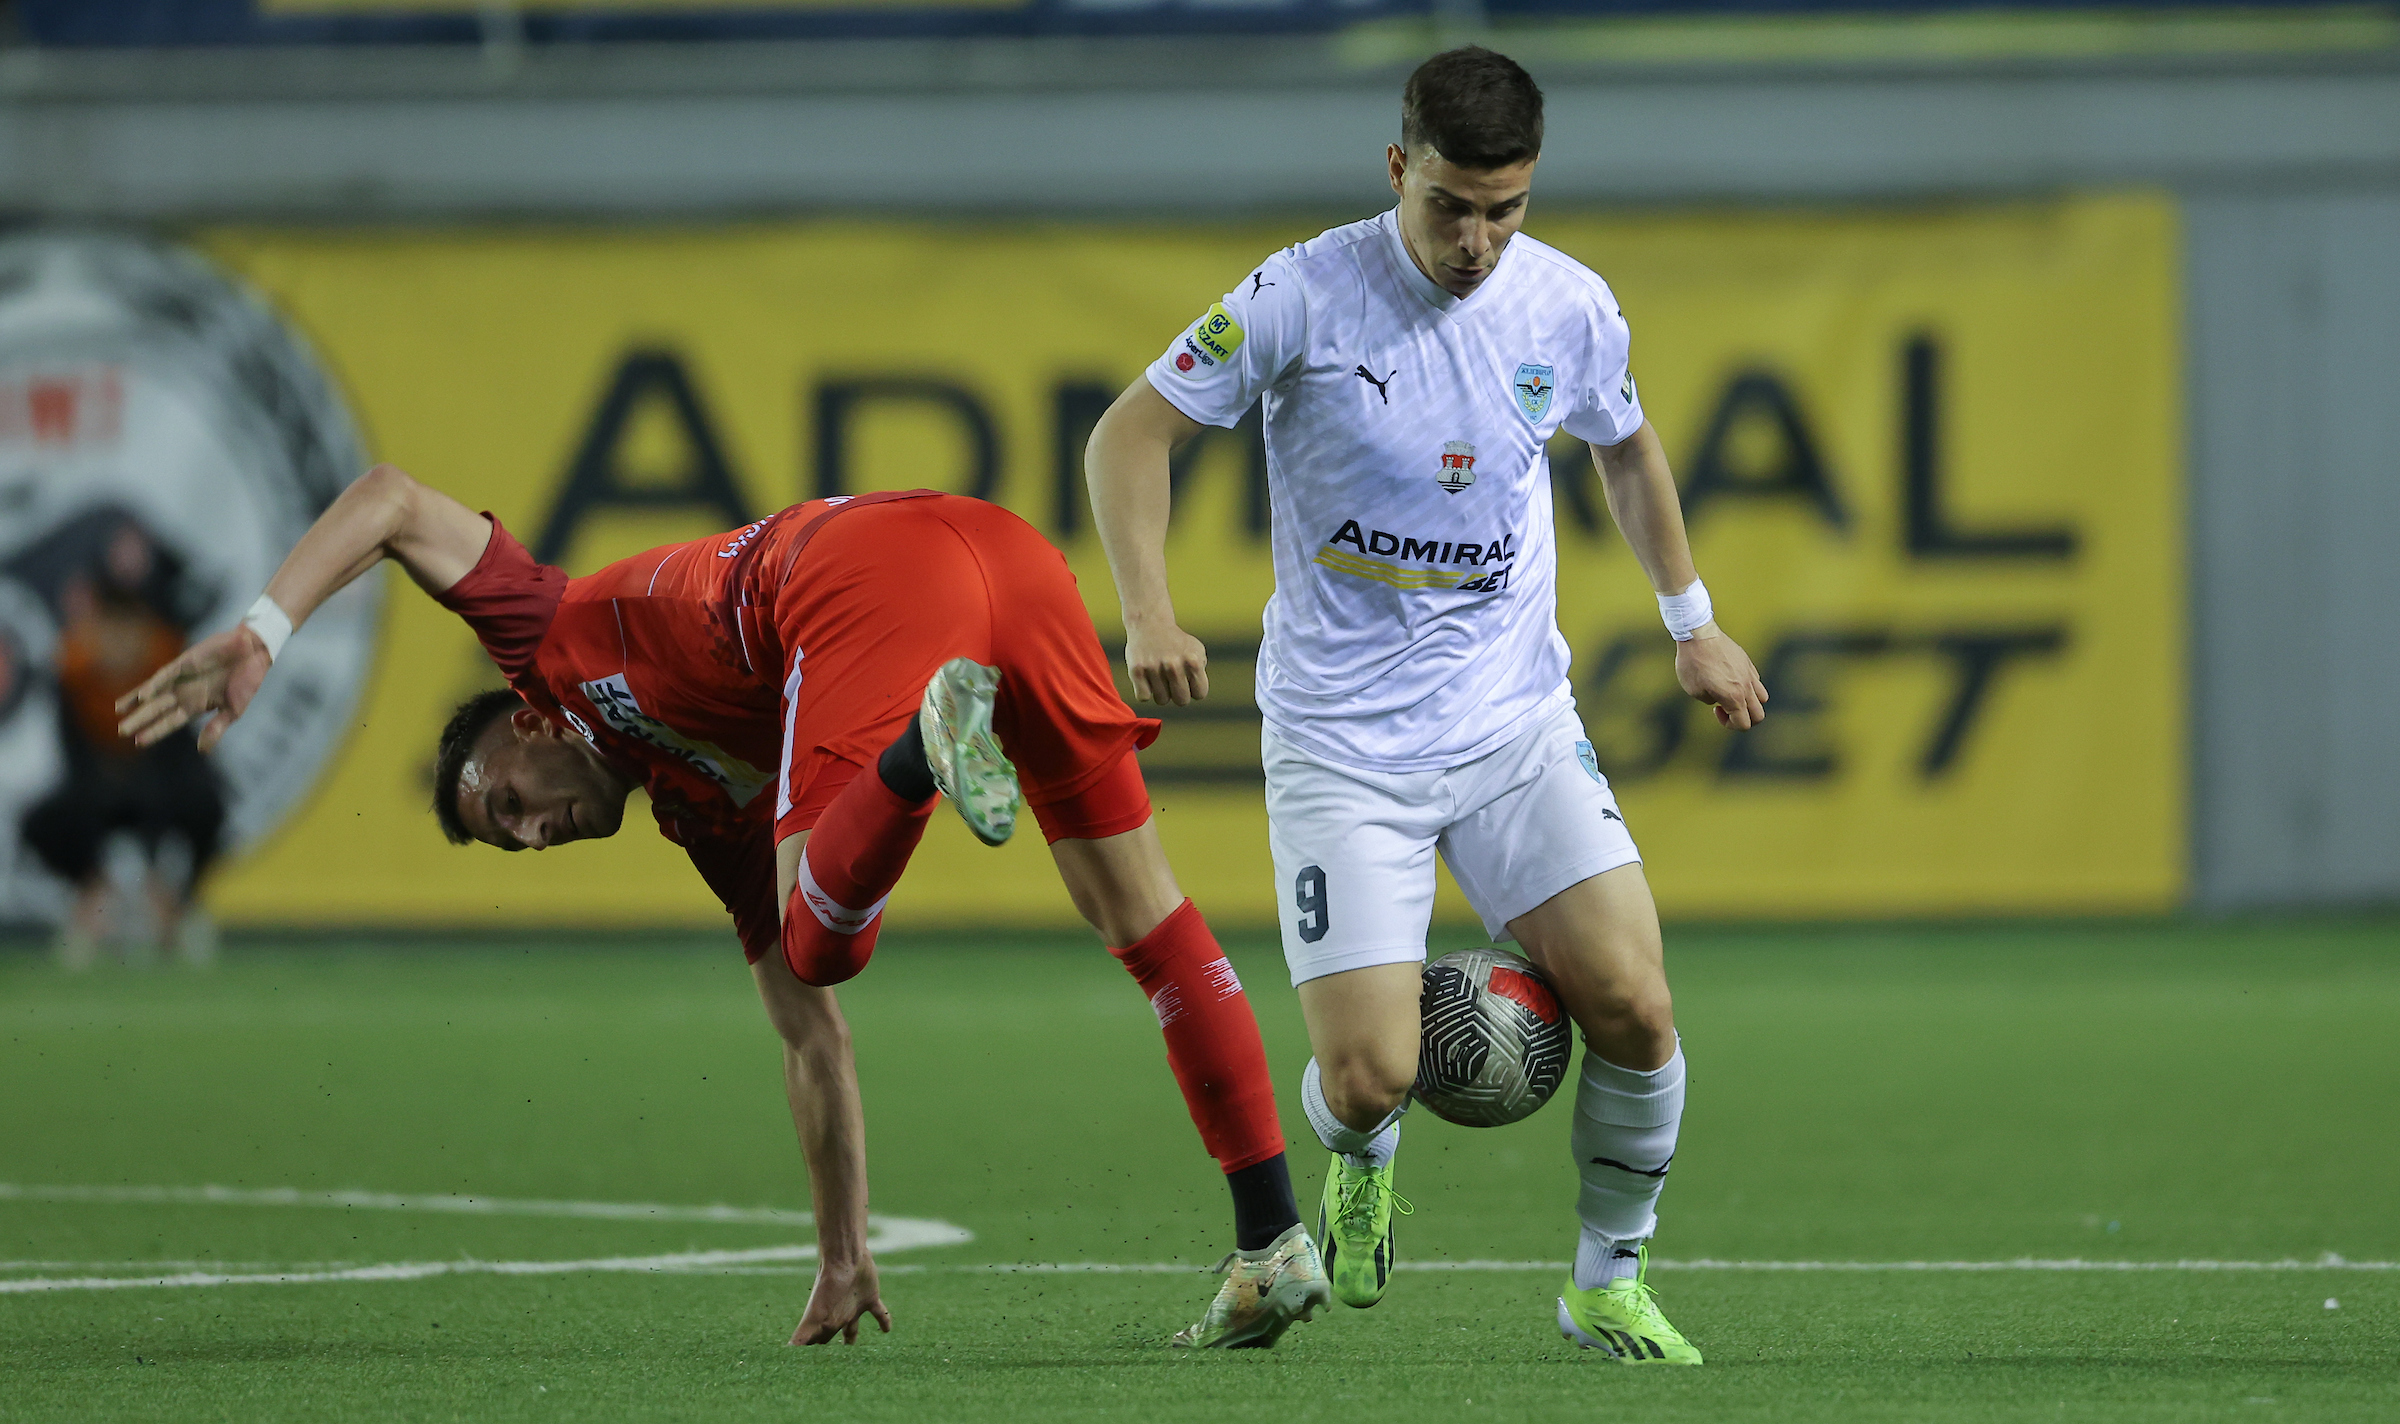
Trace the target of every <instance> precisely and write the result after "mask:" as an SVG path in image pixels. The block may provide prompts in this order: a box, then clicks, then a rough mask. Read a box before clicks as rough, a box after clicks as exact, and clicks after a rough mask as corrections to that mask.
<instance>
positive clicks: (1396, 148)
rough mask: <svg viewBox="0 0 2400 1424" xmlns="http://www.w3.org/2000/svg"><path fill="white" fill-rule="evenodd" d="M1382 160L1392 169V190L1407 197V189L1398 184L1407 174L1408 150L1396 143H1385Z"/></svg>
mask: <svg viewBox="0 0 2400 1424" xmlns="http://www.w3.org/2000/svg"><path fill="white" fill-rule="evenodd" d="M1383 161H1384V162H1385V163H1386V164H1388V165H1389V166H1390V167H1391V170H1392V191H1393V192H1395V193H1398V194H1399V195H1400V196H1402V197H1404V198H1405V197H1407V196H1408V190H1407V189H1405V188H1403V187H1401V186H1400V184H1401V180H1402V179H1404V178H1406V177H1407V176H1408V150H1407V149H1405V148H1402V147H1401V146H1400V145H1398V144H1396V143H1391V144H1385V145H1384V149H1383Z"/></svg>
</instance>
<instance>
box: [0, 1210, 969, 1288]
mask: <svg viewBox="0 0 2400 1424" xmlns="http://www.w3.org/2000/svg"><path fill="white" fill-rule="evenodd" d="M974 1239H975V1238H974V1235H973V1233H971V1232H969V1231H967V1230H966V1229H965V1228H963V1227H957V1226H952V1225H951V1224H950V1223H948V1222H946V1221H928V1220H925V1219H923V1218H918V1217H906V1216H870V1217H868V1218H867V1249H868V1250H870V1251H873V1252H875V1253H876V1254H878V1255H885V1254H891V1253H896V1252H901V1251H913V1250H921V1249H923V1248H925V1247H928V1246H957V1245H961V1244H963V1243H965V1242H968V1241H972V1240H974ZM816 1258H817V1248H816V1247H814V1246H760V1247H754V1248H752V1249H749V1250H744V1251H674V1252H669V1253H666V1254H663V1255H656V1256H595V1257H590V1258H587V1259H584V1260H578V1261H478V1260H474V1259H472V1258H462V1259H460V1260H456V1261H387V1262H384V1263H382V1264H379V1265H372V1266H343V1267H336V1268H332V1269H322V1270H311V1269H306V1268H302V1267H285V1268H282V1269H269V1270H263V1271H225V1270H214V1271H177V1272H175V1273H173V1274H170V1275H148V1276H115V1275H111V1276H27V1277H20V1278H17V1279H14V1280H0V1295H25V1294H32V1293H37V1292H49V1291H95V1290H136V1289H145V1288H147V1289H160V1288H173V1287H182V1286H297V1285H321V1284H325V1283H328V1282H335V1281H421V1280H424V1279H426V1278H428V1277H431V1276H565V1275H582V1274H588V1273H596V1272H614V1273H628V1272H640V1273H647V1274H688V1273H691V1272H696V1271H712V1270H721V1269H727V1268H733V1269H739V1268H742V1267H756V1266H759V1265H762V1264H765V1263H768V1262H800V1261H814V1260H815V1259H816ZM122 1264H123V1266H124V1267H129V1268H133V1269H137V1270H138V1269H141V1268H143V1267H145V1266H148V1267H151V1268H153V1269H155V1265H154V1263H151V1262H146V1261H127V1262H124V1263H122Z"/></svg>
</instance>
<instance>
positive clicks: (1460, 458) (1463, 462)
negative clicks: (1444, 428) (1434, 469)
mask: <svg viewBox="0 0 2400 1424" xmlns="http://www.w3.org/2000/svg"><path fill="white" fill-rule="evenodd" d="M1434 483H1435V484H1437V485H1440V486H1441V487H1442V488H1443V489H1445V490H1448V491H1449V492H1450V493H1452V494H1456V493H1458V492H1459V491H1460V490H1463V489H1465V488H1466V487H1467V486H1469V485H1471V484H1473V483H1475V447H1474V446H1472V445H1470V444H1468V443H1467V442H1466V441H1464V440H1452V441H1448V442H1446V443H1444V444H1443V446H1442V472H1441V474H1439V475H1437V476H1435V477H1434Z"/></svg>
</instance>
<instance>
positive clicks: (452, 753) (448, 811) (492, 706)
mask: <svg viewBox="0 0 2400 1424" xmlns="http://www.w3.org/2000/svg"><path fill="white" fill-rule="evenodd" d="M524 705H525V699H523V698H521V697H519V696H517V694H515V693H514V692H511V691H510V690H508V689H507V688H505V687H496V688H493V689H492V690H491V691H489V692H478V693H476V694H475V695H474V696H473V697H470V698H468V699H467V700H466V701H464V702H461V703H460V704H458V710H457V711H455V712H452V713H451V714H450V720H449V722H448V723H447V724H445V725H444V726H443V728H442V739H441V741H439V742H437V743H435V744H434V753H433V818H434V819H435V820H437V821H439V822H441V823H442V834H443V835H445V836H447V837H449V838H450V844H452V845H465V844H466V843H467V842H469V841H471V840H473V839H475V835H474V833H473V832H471V831H469V830H468V829H467V822H466V818H465V817H463V816H461V815H459V813H458V781H459V778H460V777H461V776H463V775H465V774H466V770H467V758H468V757H471V756H473V755H474V754H475V744H476V743H477V742H479V741H481V740H483V733H484V729H485V728H487V727H489V726H491V725H492V723H494V722H496V721H498V720H500V719H501V718H503V717H506V716H507V715H509V714H510V713H511V712H514V711H516V710H517V709H518V708H520V707H522V706H524Z"/></svg>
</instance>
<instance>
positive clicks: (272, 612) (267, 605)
mask: <svg viewBox="0 0 2400 1424" xmlns="http://www.w3.org/2000/svg"><path fill="white" fill-rule="evenodd" d="M242 626H243V627H245V628H248V629H249V630H250V631H251V632H253V633H256V634H257V635H258V640H259V641H260V642H262V643H264V644H266V645H267V661H268V662H270V663H271V662H273V661H275V660H276V659H277V658H279V657H282V656H283V645H284V644H285V643H286V642H287V641H289V640H290V638H291V636H292V615H290V614H289V613H286V612H284V611H283V605H281V604H279V603H277V602H276V601H275V600H274V599H272V598H269V597H267V596H266V595H265V594H263V593H262V594H260V595H259V596H258V602H256V603H253V604H251V605H250V611H249V612H247V613H245V614H243V615H242Z"/></svg>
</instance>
